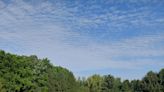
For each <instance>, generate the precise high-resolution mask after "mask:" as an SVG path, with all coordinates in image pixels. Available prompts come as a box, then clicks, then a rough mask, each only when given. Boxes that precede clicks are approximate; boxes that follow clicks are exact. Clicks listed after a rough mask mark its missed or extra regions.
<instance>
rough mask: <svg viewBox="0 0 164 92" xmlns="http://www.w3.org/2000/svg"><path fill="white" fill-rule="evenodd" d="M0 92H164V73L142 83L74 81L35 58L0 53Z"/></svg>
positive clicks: (109, 79)
mask: <svg viewBox="0 0 164 92" xmlns="http://www.w3.org/2000/svg"><path fill="white" fill-rule="evenodd" d="M0 92H164V69H161V71H160V72H159V73H155V72H152V71H150V72H148V73H147V74H146V75H145V77H143V79H142V80H131V81H129V80H124V81H121V79H120V78H115V77H114V76H112V75H104V76H100V75H98V74H95V75H92V76H90V77H88V78H87V79H86V78H79V79H78V80H76V79H75V77H74V75H73V73H72V72H70V71H69V70H67V69H65V68H63V67H60V66H53V65H52V64H51V63H50V61H49V60H48V59H47V58H45V59H38V57H37V56H35V55H31V56H19V55H15V54H10V53H6V52H5V51H1V50H0Z"/></svg>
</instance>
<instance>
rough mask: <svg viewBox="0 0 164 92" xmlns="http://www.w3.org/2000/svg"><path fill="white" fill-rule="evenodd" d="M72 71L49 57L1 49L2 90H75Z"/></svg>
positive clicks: (0, 88) (0, 78)
mask: <svg viewBox="0 0 164 92" xmlns="http://www.w3.org/2000/svg"><path fill="white" fill-rule="evenodd" d="M75 86H76V81H75V78H74V76H73V74H72V73H71V72H69V71H68V70H67V69H64V68H62V67H54V66H53V65H51V64H50V63H49V60H48V59H38V58H37V56H35V55H32V56H18V55H14V54H10V53H5V52H4V51H0V92H3V91H4V90H5V92H6V91H7V92H75V91H74V90H75V88H74V87H75Z"/></svg>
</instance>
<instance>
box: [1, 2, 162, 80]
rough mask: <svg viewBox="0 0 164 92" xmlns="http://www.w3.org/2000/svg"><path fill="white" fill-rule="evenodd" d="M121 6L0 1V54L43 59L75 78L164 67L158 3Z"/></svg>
mask: <svg viewBox="0 0 164 92" xmlns="http://www.w3.org/2000/svg"><path fill="white" fill-rule="evenodd" d="M125 1H126V0H125ZM125 1H124V0H122V1H121V0H120V1H119V2H115V0H109V1H105V0H102V1H98V0H94V1H93V0H89V1H86V2H83V3H84V4H81V3H82V1H64V0H63V1H57V0H54V1H51V0H47V1H44V0H43V1H42V0H40V1H38V2H34V1H25V0H15V1H14V0H11V2H10V3H9V2H8V3H7V2H4V1H2V0H0V48H1V49H4V50H6V51H10V52H13V53H17V54H26V55H30V54H37V55H38V56H39V57H41V58H43V57H48V58H50V60H51V62H52V63H53V64H55V65H62V66H64V67H67V68H69V69H71V70H72V71H73V72H75V74H76V75H85V74H86V73H84V72H83V71H88V72H87V74H92V73H96V71H99V70H100V71H99V72H103V71H104V69H107V70H108V69H113V70H112V71H111V73H113V71H117V69H123V70H130V69H131V70H136V72H137V71H140V69H145V70H146V68H144V67H145V66H147V67H149V66H151V67H152V68H151V69H153V68H154V67H156V66H158V67H156V68H155V69H159V68H162V67H164V62H163V60H164V59H163V58H160V59H157V58H158V57H163V56H164V52H163V51H164V47H163V43H164V42H163V41H164V31H163V28H164V27H163V26H164V17H163V15H164V13H162V12H161V11H162V10H160V7H162V6H163V5H162V4H161V3H163V2H161V3H159V1H158V0H154V1H153V2H150V1H147V2H146V3H149V5H145V1H143V0H140V2H142V3H141V4H139V1H137V0H136V1H128V3H132V4H128V3H126V6H124V5H121V3H125ZM142 4H143V5H142ZM158 9H159V10H158ZM157 10H158V11H157ZM152 57H153V59H152ZM114 69H115V70H114ZM101 70H102V71H101ZM89 71H90V72H89ZM120 72H123V71H119V73H120ZM145 72H146V71H145ZM79 73H84V74H79ZM114 74H115V73H114ZM143 74H144V73H143ZM116 75H117V74H116ZM127 75H130V74H127ZM127 75H126V76H125V75H121V76H122V77H124V78H128V76H127ZM141 75H142V74H141ZM139 77H141V76H136V78H139Z"/></svg>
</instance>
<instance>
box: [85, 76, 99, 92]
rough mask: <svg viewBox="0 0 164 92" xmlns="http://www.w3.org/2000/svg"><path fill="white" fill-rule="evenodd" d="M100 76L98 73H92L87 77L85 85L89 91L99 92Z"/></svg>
mask: <svg viewBox="0 0 164 92" xmlns="http://www.w3.org/2000/svg"><path fill="white" fill-rule="evenodd" d="M101 85H102V77H101V76H100V75H97V74H95V75H93V76H91V77H89V78H88V79H87V86H88V87H89V90H90V92H101Z"/></svg>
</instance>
